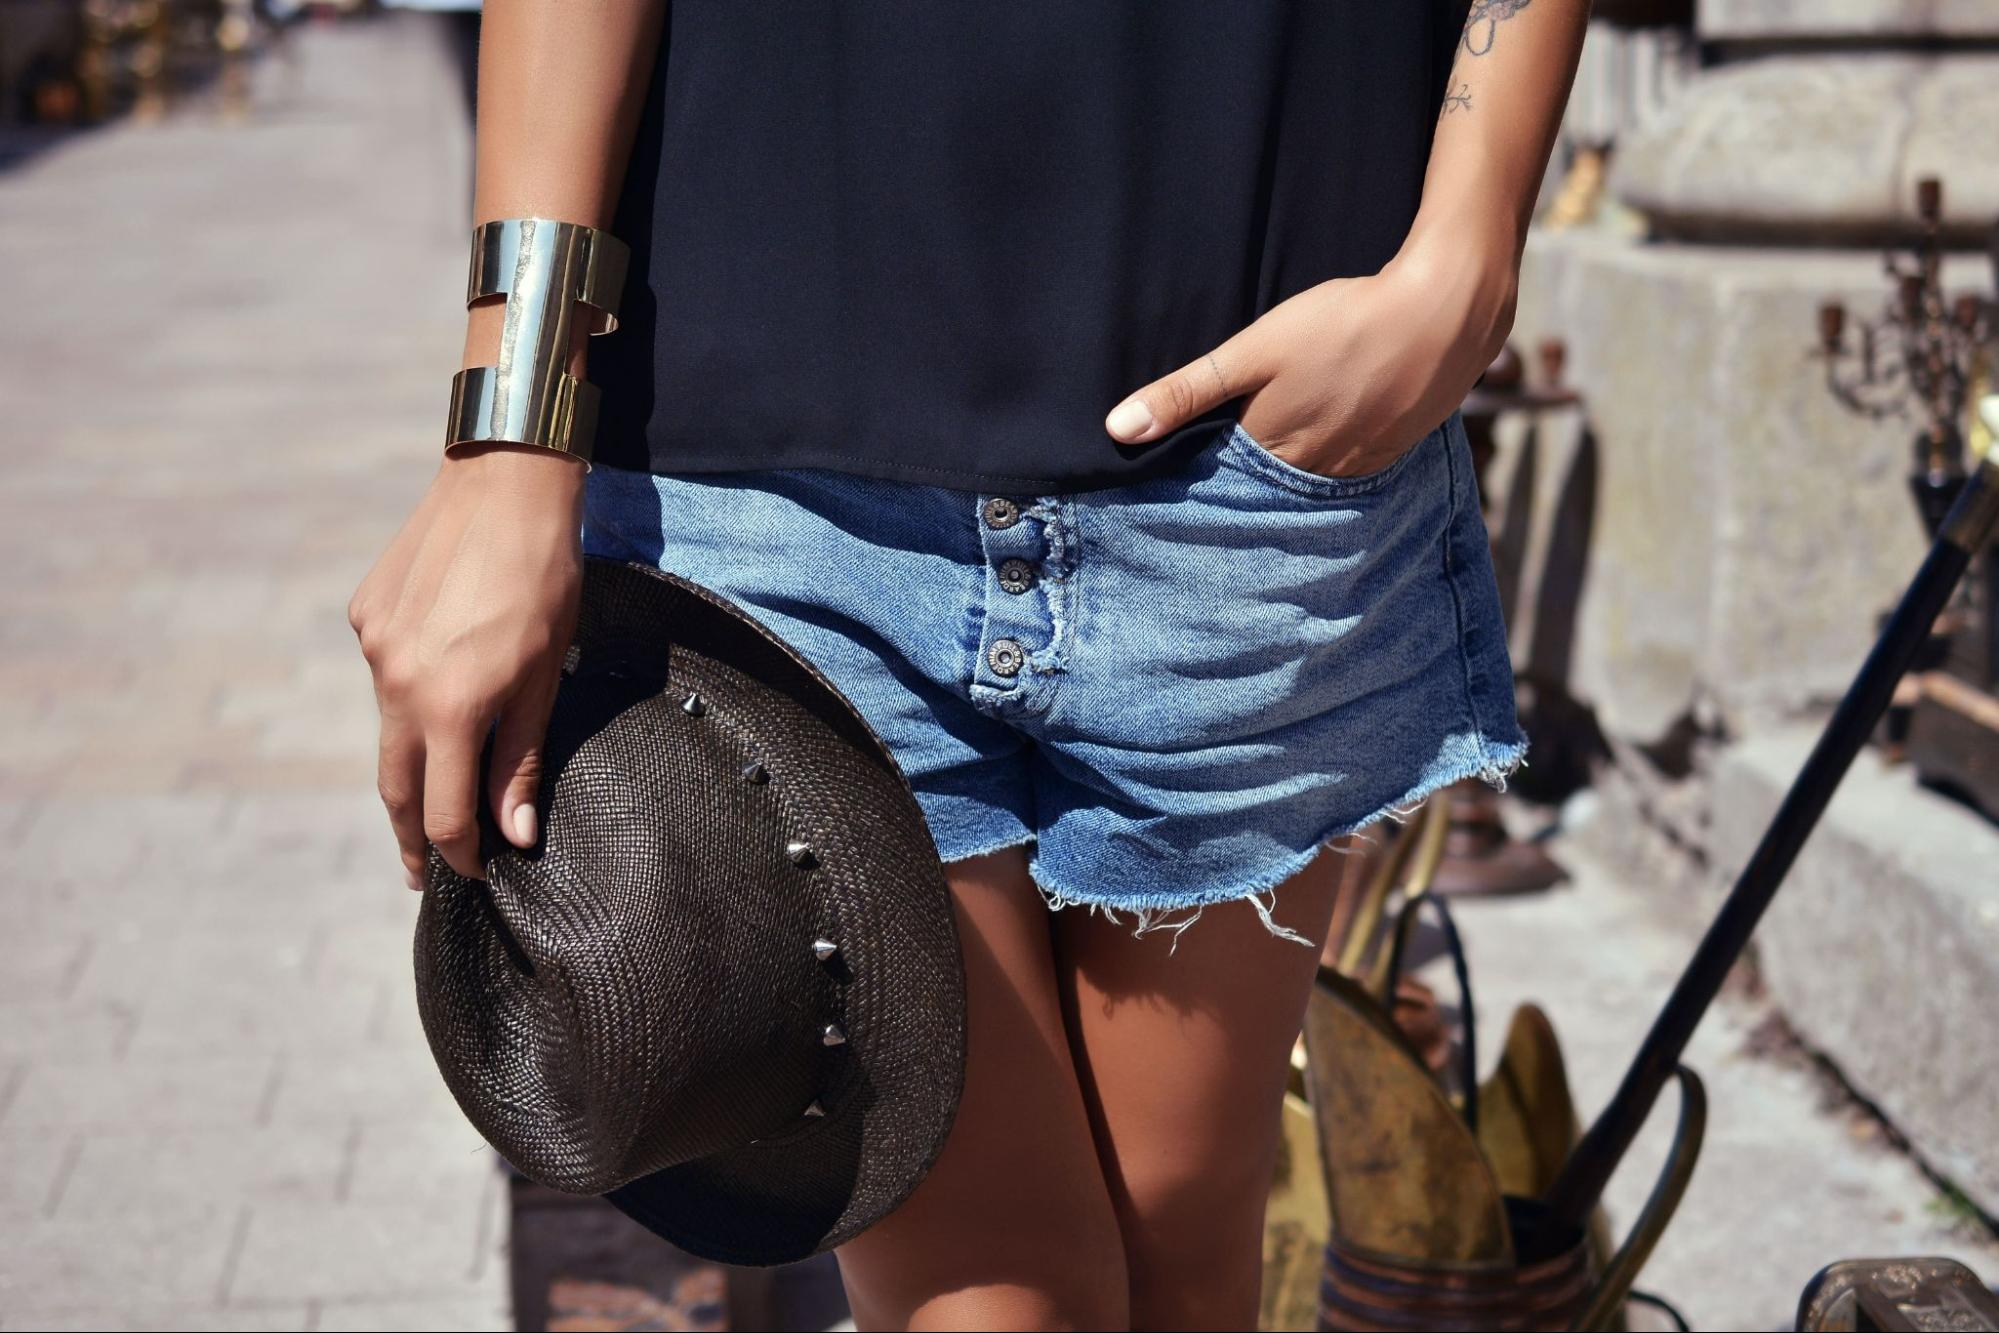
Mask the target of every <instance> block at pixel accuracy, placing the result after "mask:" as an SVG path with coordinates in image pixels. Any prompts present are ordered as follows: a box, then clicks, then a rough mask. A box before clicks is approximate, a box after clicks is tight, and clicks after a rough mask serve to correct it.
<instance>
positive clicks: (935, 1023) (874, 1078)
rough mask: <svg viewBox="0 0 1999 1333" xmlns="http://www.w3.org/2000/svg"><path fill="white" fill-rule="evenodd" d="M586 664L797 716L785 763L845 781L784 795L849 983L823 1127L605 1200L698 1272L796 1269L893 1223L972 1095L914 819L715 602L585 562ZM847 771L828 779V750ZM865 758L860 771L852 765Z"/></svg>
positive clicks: (812, 682) (900, 786) (860, 747)
mask: <svg viewBox="0 0 1999 1333" xmlns="http://www.w3.org/2000/svg"><path fill="white" fill-rule="evenodd" d="M586 564H587V566H588V570H589V572H588V574H587V577H586V580H585V585H584V597H583V606H582V612H581V616H580V619H579V625H578V631H577V644H578V649H579V651H580V652H581V653H583V654H585V655H591V654H595V655H598V656H600V657H601V656H602V655H603V654H604V653H606V652H610V653H615V654H619V655H621V656H624V657H626V658H628V659H637V658H651V659H654V660H659V659H661V658H663V657H664V656H665V655H667V654H669V653H670V654H671V657H672V675H673V680H674V689H675V691H676V692H680V691H685V690H689V689H692V690H697V691H699V692H700V693H701V694H702V695H703V696H704V697H705V698H707V699H709V700H710V701H711V706H712V707H713V708H715V709H716V710H717V711H718V712H720V713H724V714H726V713H728V712H730V711H731V709H730V702H731V700H733V699H741V698H744V697H745V695H746V693H747V692H752V691H753V692H755V693H757V694H758V695H759V696H762V703H763V704H764V705H766V707H764V708H763V709H761V710H760V711H761V712H763V713H764V714H765V715H768V713H769V709H768V707H767V705H768V704H769V703H770V701H771V699H770V696H771V695H772V694H775V695H781V696H783V699H784V700H785V701H788V702H789V703H790V704H795V705H797V709H795V710H791V711H790V712H789V713H788V715H787V716H788V718H789V720H788V722H787V723H786V727H787V734H786V736H785V737H784V743H785V746H786V747H787V748H788V749H789V750H790V751H791V752H792V753H793V754H794V755H796V754H798V753H800V752H801V749H804V750H811V751H813V752H815V753H817V754H818V755H820V756H821V758H820V759H819V761H818V763H817V766H818V767H819V769H820V770H821V771H825V772H831V771H834V770H837V772H838V775H839V780H838V781H814V782H798V783H794V784H788V785H787V790H786V798H787V807H788V808H787V819H788V820H789V821H791V826H792V827H794V828H797V829H800V830H802V831H803V832H804V834H805V836H806V837H807V838H808V840H809V841H810V843H811V844H812V846H813V848H814V849H815V854H816V856H817V866H816V868H815V871H814V873H813V875H812V877H811V880H812V883H813V884H814V886H815V888H817V889H818V891H820V892H821V893H822V894H823V895H824V902H825V906H826V907H827V914H828V915H829V916H830V918H831V919H832V920H834V921H836V922H838V929H837V934H838V942H839V946H840V952H839V954H838V956H837V958H836V959H835V960H834V962H833V965H834V966H835V967H836V968H837V969H838V970H839V974H840V975H841V977H842V981H843V983H844V989H845V996H844V1005H843V1014H844V1018H845V1028H846V1038H847V1041H846V1050H845V1052H844V1056H845V1058H843V1059H842V1060H841V1061H840V1067H841V1069H842V1071H843V1073H842V1075H841V1077H840V1078H839V1079H838V1080H837V1081H836V1082H835V1084H834V1085H833V1086H831V1087H828V1088H826V1089H825V1090H824V1091H823V1092H822V1094H821V1096H820V1099H819V1103H820V1105H821V1106H822V1107H823V1109H824V1112H825V1113H824V1114H823V1115H818V1116H801V1117H800V1119H799V1120H798V1122H797V1123H796V1124H795V1125H794V1126H793V1127H791V1128H789V1129H787V1130H785V1131H784V1132H782V1133H780V1134H777V1135H774V1136H767V1137H765V1138H762V1139H760V1140H758V1141H755V1142H751V1143H747V1144H745V1145H744V1146H742V1147H738V1148H732V1149H728V1150H725V1151H722V1152H720V1153H716V1154H713V1155H710V1156H708V1157H704V1158H701V1159H699V1160H696V1161H692V1162H686V1163H682V1164H680V1165H678V1166H674V1167H669V1168H667V1169H665V1170H661V1171H656V1172H653V1173H652V1174H650V1175H647V1176H643V1177H641V1178H639V1179H637V1180H634V1181H631V1182H629V1183H627V1184H625V1185H623V1186H621V1187H619V1188H618V1189H615V1190H613V1191H611V1192H610V1193H609V1194H607V1195H606V1196H605V1197H606V1198H608V1199H609V1200H610V1202H611V1203H613V1204H615V1205H616V1206H617V1207H618V1208H620V1209H621V1210H623V1211H624V1212H625V1213H627V1214H629V1215H630V1216H631V1217H633V1218H634V1219H635V1220H637V1221H638V1222H640V1223H641V1224H642V1225H644V1226H646V1227H647V1228H648V1229H650V1230H652V1231H654V1232H656V1233H658V1234H659V1235H661V1236H663V1237H665V1238H666V1239H667V1240H669V1241H671V1242H672V1243H673V1244H675V1245H677V1246H679V1247H680V1248H681V1249H683V1250H686V1251H688V1252H689V1253H691V1254H695V1255H699V1256H701V1257H703V1258H708V1259H715V1260H719V1261H721V1262H725V1263H731V1264H742V1265H755V1266H763V1265H771V1264H780V1263H789V1262H794V1261H796V1260H799V1259H803V1258H807V1257H809V1256H811V1255H813V1254H816V1253H819V1252H821V1251H824V1250H827V1249H831V1248H833V1247H835V1246H837V1245H840V1244H842V1243H844V1242H845V1241H847V1240H850V1239H852V1238H853V1237H854V1236H857V1235H859V1234H860V1233H861V1232H862V1231H865V1230H866V1229H867V1228H868V1227H869V1226H871V1225H873V1224H874V1223H875V1222H877V1221H879V1220H880V1219H881V1218H883V1217H885V1216H887V1215H888V1214H889V1213H890V1212H892V1211H893V1210H894V1209H895V1208H896V1207H897V1206H899V1205H900V1204H901V1203H902V1202H903V1200H904V1199H906V1198H907V1197H908V1196H909V1194H910V1192H911V1191H913V1190H914V1189H915V1188H916V1186H917V1184H918V1183H919V1182H920V1181H921V1180H922V1179H923V1177H924V1175H925V1174H926V1173H927V1172H928V1170H929V1168H930V1166H931V1164H932V1163H933V1162H935V1160H936V1158H937V1155H938V1153H939V1152H941V1151H942V1149H943V1146H944V1140H945V1138H946V1136H947V1135H948V1134H949V1132H950V1128H951V1123H952V1120H953V1118H954V1116H955V1114H956V1111H957V1104H958V1096H959V1092H960V1090H961V1087H962V1084H963V1078H964V1043H965V1002H964V975H963V965H962V962H961V957H960V953H959V946H958V935H957V926H956V919H955V916H954V913H953V909H952V906H951V899H950V891H949V888H948V886H947V885H946V883H945V880H944V875H943V867H942V865H941V863H940V862H939V859H938V855H937V850H936V845H935V843H934V842H933V841H932V839H931V837H930V832H929V827H928V825H927V824H926V822H925V821H924V818H923V813H922V809H921V807H920V806H919V805H918V804H917V802H916V799H915V796H914V794H913V793H912V792H911V790H910V788H909V784H908V781H907V780H906V779H905V778H904V777H903V774H902V771H901V769H900V767H899V766H898V765H897V763H896V761H895V758H894V756H893V755H892V754H891V753H890V751H889V749H888V747H887V745H886V744H885V743H883V741H882V740H881V738H880V736H879V735H877V734H876V733H875V731H874V729H873V728H872V727H871V726H870V725H869V724H868V722H867V721H866V719H865V718H864V717H863V716H862V715H861V713H860V712H859V711H858V710H857V709H855V708H854V707H853V705H852V704H851V703H850V702H848V700H847V699H846V697H845V696H844V695H842V694H841V693H840V691H839V690H838V689H837V688H836V687H835V686H834V685H833V684H832V682H831V681H830V680H828V679H827V678H826V677H825V675H824V674H823V673H821V672H820V671H819V670H818V669H817V668H816V667H815V666H813V665H812V664H811V663H810V662H809V661H807V660H806V659H805V658H804V657H803V656H801V655H800V654H799V653H798V652H797V651H796V650H795V649H793V648H792V647H791V646H790V645H789V644H787V643H785V642H784V641H783V640H782V639H780V638H779V637H778V636H777V635H775V634H773V633H772V632H771V631H770V630H769V629H767V628H766V627H765V626H763V625H762V624H760V623H759V622H758V621H756V620H755V619H754V618H753V617H752V616H751V615H750V614H749V613H748V612H746V611H744V610H743V609H741V608H740V607H738V606H736V605H735V604H734V603H733V602H730V601H729V600H727V599H725V598H723V597H721V596H720V595H718V594H716V593H715V592H713V591H711V590H709V589H707V588H703V587H701V586H700V585H699V584H695V583H692V582H689V581H688V580H686V579H682V578H680V577H678V576H676V575H672V574H667V573H663V572H661V571H660V570H658V569H655V568H653V567H651V566H648V565H643V564H624V563H620V562H614V561H609V560H602V559H597V558H592V559H590V560H588V561H587V562H586ZM841 748H844V749H845V750H847V751H849V752H851V753H850V754H849V755H848V756H847V757H846V758H845V760H844V761H843V760H840V759H839V757H838V756H836V755H835V754H834V751H836V750H839V749H841ZM855 756H858V759H856V758H855Z"/></svg>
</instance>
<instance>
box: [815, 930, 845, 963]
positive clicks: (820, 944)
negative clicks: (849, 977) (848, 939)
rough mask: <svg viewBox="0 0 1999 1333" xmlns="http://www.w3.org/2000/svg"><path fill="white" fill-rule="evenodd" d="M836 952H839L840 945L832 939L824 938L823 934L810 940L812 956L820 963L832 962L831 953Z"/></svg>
mask: <svg viewBox="0 0 1999 1333" xmlns="http://www.w3.org/2000/svg"><path fill="white" fill-rule="evenodd" d="M838 952H840V946H839V945H837V944H835V943H833V941H831V940H829V939H827V938H825V937H824V936H823V935H822V936H821V937H820V938H818V939H816V940H814V941H812V956H813V957H814V958H817V959H818V960H819V961H820V962H822V963H830V962H832V961H833V955H834V954H836V953H838Z"/></svg>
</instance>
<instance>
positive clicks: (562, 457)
mask: <svg viewBox="0 0 1999 1333" xmlns="http://www.w3.org/2000/svg"><path fill="white" fill-rule="evenodd" d="M441 472H442V475H443V476H444V477H446V478H448V479H450V481H451V482H452V483H453V484H455V485H458V486H469V487H473V488H475V489H476V490H478V491H480V492H483V493H485V494H489V495H496V496H507V497H517V496H518V497H532V499H533V502H534V503H536V504H547V505H551V506H557V507H562V508H569V507H579V508H580V506H581V505H582V503H583V491H584V484H585V483H584V478H585V477H587V476H588V475H589V473H590V469H589V467H588V465H587V464H585V463H584V462H583V460H582V459H580V458H577V457H576V456H575V455H573V454H565V453H561V452H559V451H557V450H554V449H544V448H542V447H541V446H539V445H532V444H508V443H506V442H504V441H480V442H476V443H468V444H461V445H459V446H458V447H457V448H456V449H453V450H451V452H449V453H447V454H445V455H444V459H443V463H442V466H441Z"/></svg>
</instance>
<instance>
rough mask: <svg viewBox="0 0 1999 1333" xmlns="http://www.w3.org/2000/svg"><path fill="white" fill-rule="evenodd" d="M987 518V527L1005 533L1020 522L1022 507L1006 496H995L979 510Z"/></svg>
mask: <svg viewBox="0 0 1999 1333" xmlns="http://www.w3.org/2000/svg"><path fill="white" fill-rule="evenodd" d="M979 513H980V514H981V515H982V516H983V517H984V518H985V520H986V526H987V527H989V528H991V529H992V530H993V531H994V532H1004V531H1006V530H1007V529H1008V528H1010V527H1012V526H1013V525H1014V524H1016V523H1018V522H1020V506H1019V505H1018V504H1016V503H1014V502H1013V501H1012V500H1009V499H1007V498H1006V497H1005V496H1004V495H995V496H994V497H993V498H992V499H990V500H988V501H986V503H985V505H984V506H983V507H982V508H981V509H980V510H979Z"/></svg>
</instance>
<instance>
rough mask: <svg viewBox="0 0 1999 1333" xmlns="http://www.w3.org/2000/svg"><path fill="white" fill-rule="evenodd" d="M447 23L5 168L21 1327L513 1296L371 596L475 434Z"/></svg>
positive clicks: (4, 1068)
mask: <svg viewBox="0 0 1999 1333" xmlns="http://www.w3.org/2000/svg"><path fill="white" fill-rule="evenodd" d="M453 79H454V75H453V73H452V69H451V67H450V65H449V63H448V61H447V58H446V56H445V53H444V49H443V47H442V45H441V43H440V42H439V41H437V40H435V36H434V34H433V33H432V31H431V30H430V29H429V28H428V27H426V26H424V25H423V24H421V23H420V22H418V21H415V20H411V21H409V22H404V23H394V22H384V23H380V24H371V25H365V26H343V27H339V28H333V29H314V30H311V31H308V32H306V33H304V34H302V36H301V38H300V40H297V41H295V42H294V43H293V44H292V47H291V50H290V54H289V55H286V56H273V57H272V58H270V59H267V60H265V61H264V62H262V64H261V65H260V66H259V68H258V72H257V95H256V99H255V109H254V114H253V115H252V116H251V117H250V118H249V119H248V120H247V121H245V122H244V123H241V124H233V123H227V122H225V121H224V120H223V119H221V118H220V117H219V116H217V115H215V114H213V113H211V112H209V111H206V110H203V109H201V108H200V107H198V106H197V107H195V108H192V109H188V110H184V111H183V112H181V113H178V114H176V115H174V116H173V117H171V118H169V119H168V120H167V121H166V122H165V123H163V124H160V125H154V126H140V125H121V126H116V127H112V128H108V129H105V130H101V131H98V132H95V133H92V134H89V135H85V136H81V137H78V138H76V139H73V140H70V141H68V142H66V143H64V144H61V145H59V146H58V147H56V148H54V149H53V150H50V151H48V152H45V153H42V154H40V155H38V156H34V157H31V158H28V159H26V160H24V161H21V162H18V163H16V164H15V165H14V166H12V167H11V169H9V170H8V171H7V172H5V173H4V174H0V274H4V275H5V276H4V278H0V290H4V292H5V298H6V299H5V306H4V309H5V313H4V317H0V569H4V571H5V573H4V575H3V576H0V836H4V837H5V839H6V845H7V847H8V855H7V856H6V858H5V861H4V862H0V902H4V904H5V918H4V921H5V932H6V937H7V941H6V949H5V955H4V962H0V1325H4V1327H5V1328H8V1329H13V1328H70V1327H75V1328H113V1329H115V1328H135V1329H136V1328H165V1327H172V1328H319V1329H368V1328H379V1329H390V1328H399V1329H408V1328H501V1327H505V1326H506V1325H507V1309H506V1296H505V1290H504V1288H505V1265H504V1262H503V1260H502V1255H501V1251H500V1246H501V1243H502V1236H501V1228H502V1225H503V1222H504V1218H503V1215H502V1213H501V1211H500V1204H501V1202H502V1194H501V1191H500V1189H499V1185H500V1181H499V1178H498V1176H497V1175H496V1173H495V1169H494V1165H493V1161H492V1158H491V1155H490V1153H489V1152H488V1151H487V1150H486V1149H485V1148H484V1147H483V1145H482V1144H481V1143H480V1141H479V1139H478V1137H477V1135H476V1134H474V1133H473V1132H472V1130H470V1129H469V1128H468V1127H467V1126H466V1125H465V1123H464V1121H463V1120H462V1118H461V1117H460V1116H459V1115H458V1113H457V1111H456V1109H455V1107H454V1106H453V1105H452V1103H451V1101H450V1099H449V1097H448V1096H447V1095H446V1094H445V1092H444V1090H443V1086H442V1084H441V1083H440V1082H439V1080H438V1078H437V1076H436V1073H435V1071H434V1070H433V1068H432V1067H431V1064H430V1060H429V1056H428V1054H427V1052H426V1050H425V1048H424V1046H423V1041H422V1034H421V1033H420V1031H419V1030H418V1026H417V1021H416V1016H415V1011H414V1008H413V1005H412V1001H411V983H410V976H409V932H410V927H411V920H412V916H413V913H414V909H415V900H414V899H413V898H412V897H411V895H410V894H409V893H408V892H407V891H405V890H404V889H403V888H402V887H401V883H400V872H399V870H398V867H397V863H396V860H395V858H394V855H393V847H392V843H391V841H390V839H389V837H388V834H387V828H386V825H385V822H384V820H383V818H382V816H381V814H380V812H379V809H378V808H377V807H376V805H375V803H374V801H373V796H372V789H373V767H374V765H373V739H374V730H373V717H372V707H373V702H372V698H371V696H370V693H369V688H368V682H367V676H366V672H365V669H364V667H363V666H362V664H361V662H360V659H359V657H358V655H357V653H356V652H355V649H354V645H353V640H352V635H351V634H350V632H349V631H348V629H347V626H346V623H345V618H344V609H345V603H346V598H347V595H348V593H349V592H350V591H351V590H352V588H353V586H354V584H355V583H356V582H357V581H358V580H359V578H360V576H361V574H362V572H363V571H364V570H365V568H366V566H367V564H368V561H369V560H370V559H371V558H372V556H373V554H374V552H375V551H376V550H378V549H379V548H380V546H381V545H382V544H383V543H384V542H385V541H386V540H387V538H388V536H389V534H390V532H391V531H392V530H393V527H394V525H395V524H396V523H397V522H398V521H400V518H401V516H402V515H403V514H404V513H405V512H407V510H408V507H409V505H410V503H411V501H412V500H413V498H414V496H415V495H416V493H417V491H418V489H419V488H420V486H421V485H422V482H423V479H424V478H425V476H426V475H427V474H428V472H429V470H430V468H431V466H432V457H433V452H432V451H433V447H434V442H435V439H436V433H437V427H438V424H439V421H440V420H441V413H442V411H443V406H444V395H445V391H446V381H447V377H448V375H449V372H450V369H451V368H452V367H453V366H455V364H456V352H457V347H456V342H457V339H458V337H459V336H460V332H461V330H462V322H461V320H460V318H459V317H458V316H456V315H455V314H454V301H455V300H456V299H459V293H460V292H461V291H462V283H463V277H462V274H463V268H462V265H463V262H464V261H463V255H464V245H465V243H464V239H463V231H464V227H463V217H464V209H465V202H466V191H467V189H468V176H467V171H468V167H467V150H466V143H465V137H466V136H465V128H464V125H463V123H462V122H463V118H464V110H463V104H462V100H461V96H460V93H459V90H458V88H457V86H456V84H455V83H454V82H453Z"/></svg>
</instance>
